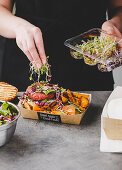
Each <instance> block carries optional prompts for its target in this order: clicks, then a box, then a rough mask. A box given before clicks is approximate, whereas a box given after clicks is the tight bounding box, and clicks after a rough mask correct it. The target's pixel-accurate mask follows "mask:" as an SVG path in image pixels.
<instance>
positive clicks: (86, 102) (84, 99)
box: [81, 97, 89, 108]
mask: <svg viewBox="0 0 122 170" xmlns="http://www.w3.org/2000/svg"><path fill="white" fill-rule="evenodd" d="M88 104H89V101H88V99H87V98H85V97H82V98H81V106H82V107H85V108H86V107H87V106H88Z"/></svg>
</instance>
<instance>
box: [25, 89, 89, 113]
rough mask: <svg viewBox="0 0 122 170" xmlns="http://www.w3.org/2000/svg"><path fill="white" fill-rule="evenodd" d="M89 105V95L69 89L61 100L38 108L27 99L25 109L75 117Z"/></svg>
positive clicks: (62, 95) (55, 100)
mask: <svg viewBox="0 0 122 170" xmlns="http://www.w3.org/2000/svg"><path fill="white" fill-rule="evenodd" d="M88 105H89V95H87V94H81V93H77V92H71V91H70V90H69V89H68V90H67V91H65V92H64V93H63V94H61V96H60V99H58V100H57V99H54V100H53V101H52V102H47V103H44V105H40V106H38V105H37V104H36V102H34V101H31V100H28V99H26V101H25V102H24V105H23V106H24V107H25V108H26V109H28V110H33V111H41V112H45V113H50V114H57V115H61V114H67V115H75V114H78V113H82V112H84V111H85V110H86V109H87V107H88Z"/></svg>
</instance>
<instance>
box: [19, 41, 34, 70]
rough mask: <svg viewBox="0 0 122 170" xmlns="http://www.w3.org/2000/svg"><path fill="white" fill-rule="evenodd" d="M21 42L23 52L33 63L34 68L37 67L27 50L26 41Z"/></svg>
mask: <svg viewBox="0 0 122 170" xmlns="http://www.w3.org/2000/svg"><path fill="white" fill-rule="evenodd" d="M22 44H23V52H24V53H25V55H26V56H27V58H28V59H29V60H30V62H31V63H32V64H33V66H34V68H36V69H37V66H36V64H35V62H34V61H33V57H32V56H31V54H30V52H29V51H28V47H27V42H26V41H23V42H22Z"/></svg>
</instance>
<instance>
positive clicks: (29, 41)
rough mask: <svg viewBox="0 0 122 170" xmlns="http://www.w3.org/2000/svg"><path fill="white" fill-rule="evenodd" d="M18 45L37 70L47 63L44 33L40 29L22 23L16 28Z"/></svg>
mask: <svg viewBox="0 0 122 170" xmlns="http://www.w3.org/2000/svg"><path fill="white" fill-rule="evenodd" d="M16 43H17V45H18V47H19V48H20V49H21V50H22V51H23V52H24V53H25V55H26V56H27V57H28V59H29V60H30V62H31V63H32V64H33V66H34V67H35V69H39V68H41V66H42V64H45V63H46V62H47V59H46V55H45V50H44V44H43V38H42V32H41V30H40V29H39V28H38V27H36V26H34V25H32V24H30V23H29V22H25V23H21V24H20V25H19V26H18V27H17V28H16Z"/></svg>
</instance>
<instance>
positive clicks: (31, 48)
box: [27, 36, 42, 69]
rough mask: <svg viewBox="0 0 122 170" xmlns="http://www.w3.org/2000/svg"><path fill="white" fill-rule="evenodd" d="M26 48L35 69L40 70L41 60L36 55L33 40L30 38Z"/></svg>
mask: <svg viewBox="0 0 122 170" xmlns="http://www.w3.org/2000/svg"><path fill="white" fill-rule="evenodd" d="M27 46H28V51H29V52H30V54H31V56H32V60H33V63H35V67H36V69H40V68H41V66H42V62H41V59H40V57H39V55H38V53H37V50H36V47H35V43H34V39H33V37H32V36H29V37H28V40H27Z"/></svg>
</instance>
